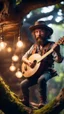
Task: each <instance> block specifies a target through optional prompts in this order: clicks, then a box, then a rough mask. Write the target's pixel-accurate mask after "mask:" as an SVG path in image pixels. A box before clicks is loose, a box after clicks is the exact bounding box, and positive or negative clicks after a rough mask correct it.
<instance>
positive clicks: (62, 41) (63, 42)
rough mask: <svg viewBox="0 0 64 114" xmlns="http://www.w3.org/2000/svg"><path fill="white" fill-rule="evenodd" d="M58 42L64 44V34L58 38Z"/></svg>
mask: <svg viewBox="0 0 64 114" xmlns="http://www.w3.org/2000/svg"><path fill="white" fill-rule="evenodd" d="M58 44H59V45H60V44H61V45H63V44H64V36H63V37H62V38H60V39H59V40H58Z"/></svg>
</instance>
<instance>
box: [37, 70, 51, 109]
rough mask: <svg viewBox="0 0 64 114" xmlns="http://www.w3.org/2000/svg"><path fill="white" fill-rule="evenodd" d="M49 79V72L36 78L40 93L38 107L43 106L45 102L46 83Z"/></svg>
mask: <svg viewBox="0 0 64 114" xmlns="http://www.w3.org/2000/svg"><path fill="white" fill-rule="evenodd" d="M50 78H51V74H50V72H46V73H44V74H43V75H41V76H40V77H39V78H38V86H39V92H40V104H39V107H42V106H44V105H45V103H46V101H47V83H46V82H47V81H48V80H49V79H50Z"/></svg>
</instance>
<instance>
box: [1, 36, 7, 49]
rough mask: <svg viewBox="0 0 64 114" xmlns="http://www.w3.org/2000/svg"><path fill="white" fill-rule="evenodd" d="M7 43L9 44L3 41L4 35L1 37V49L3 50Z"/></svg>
mask: <svg viewBox="0 0 64 114" xmlns="http://www.w3.org/2000/svg"><path fill="white" fill-rule="evenodd" d="M6 45H7V44H6V43H5V42H4V41H2V37H1V38H0V51H1V50H3V49H5V47H6Z"/></svg>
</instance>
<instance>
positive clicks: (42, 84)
mask: <svg viewBox="0 0 64 114" xmlns="http://www.w3.org/2000/svg"><path fill="white" fill-rule="evenodd" d="M51 78H52V76H51V73H50V72H49V71H46V72H45V73H44V74H42V75H41V76H39V77H37V76H34V77H32V78H28V79H25V80H23V81H22V82H21V84H20V86H21V89H22V93H23V96H24V98H28V99H29V88H30V87H31V86H33V85H35V84H38V88H39V93H40V96H41V97H43V99H44V101H46V96H47V95H46V92H47V81H48V80H49V79H51Z"/></svg>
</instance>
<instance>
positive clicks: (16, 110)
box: [0, 77, 27, 114]
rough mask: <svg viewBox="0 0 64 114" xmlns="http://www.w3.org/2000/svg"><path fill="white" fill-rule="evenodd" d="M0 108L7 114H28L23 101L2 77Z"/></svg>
mask: <svg viewBox="0 0 64 114" xmlns="http://www.w3.org/2000/svg"><path fill="white" fill-rule="evenodd" d="M7 107H8V108H7ZM0 108H1V109H2V110H3V112H6V114H11V113H13V114H21V113H23V114H27V111H26V110H25V108H24V105H23V104H22V103H21V100H20V99H19V98H18V96H17V95H16V94H15V93H13V92H12V91H11V90H10V89H9V86H7V85H6V84H5V82H4V81H3V79H2V77H0Z"/></svg>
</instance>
